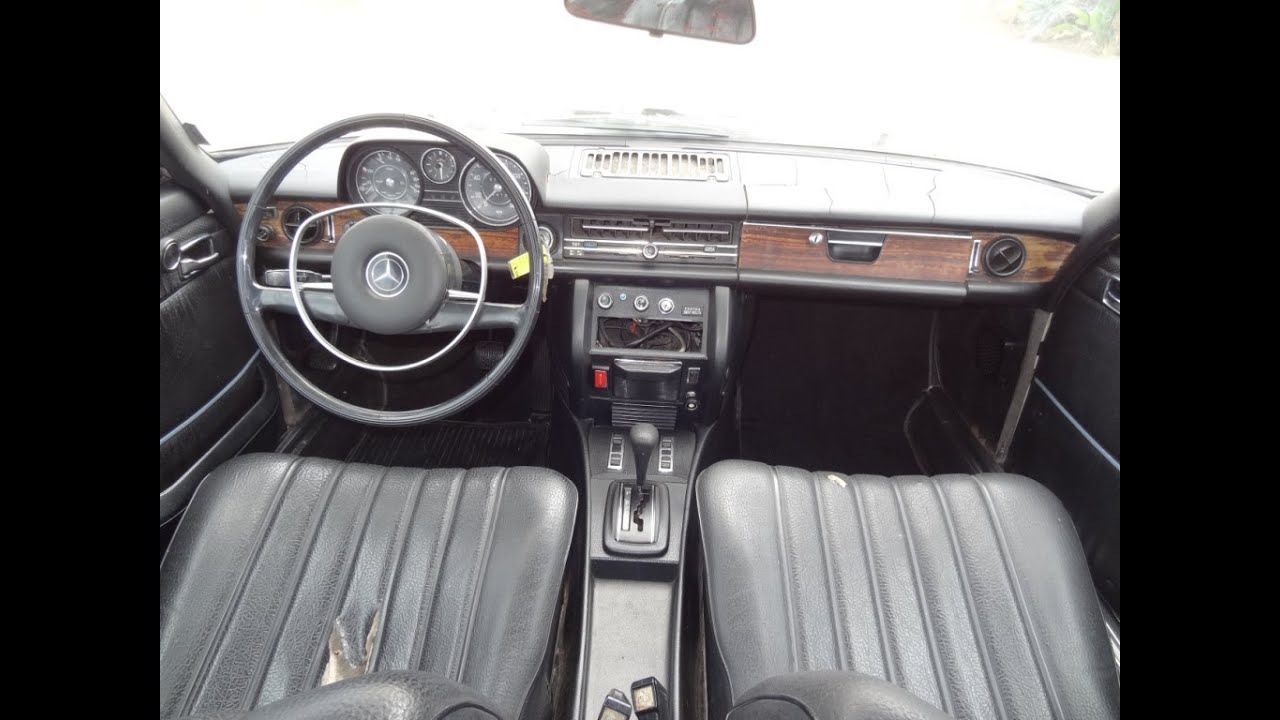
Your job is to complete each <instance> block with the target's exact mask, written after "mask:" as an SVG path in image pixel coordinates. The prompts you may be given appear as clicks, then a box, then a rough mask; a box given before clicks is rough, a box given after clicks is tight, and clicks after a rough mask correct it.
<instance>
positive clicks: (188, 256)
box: [178, 235, 222, 280]
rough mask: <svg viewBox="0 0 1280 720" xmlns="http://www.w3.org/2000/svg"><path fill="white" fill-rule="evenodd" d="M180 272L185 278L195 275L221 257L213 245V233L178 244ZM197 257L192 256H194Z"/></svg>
mask: <svg viewBox="0 0 1280 720" xmlns="http://www.w3.org/2000/svg"><path fill="white" fill-rule="evenodd" d="M178 252H179V255H180V259H179V260H178V274H179V275H181V276H182V279H183V280H186V279H187V278H189V277H191V276H193V275H195V274H196V273H198V272H200V271H201V270H204V269H205V268H207V267H209V266H210V265H213V264H214V263H216V262H218V260H219V259H221V257H222V256H221V255H219V254H218V250H217V248H215V247H214V246H213V236H212V235H201V236H199V237H196V238H192V239H191V240H188V241H186V242H184V243H182V244H181V245H179V246H178ZM193 255H194V256H195V257H192V256H193Z"/></svg>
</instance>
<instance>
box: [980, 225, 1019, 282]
mask: <svg viewBox="0 0 1280 720" xmlns="http://www.w3.org/2000/svg"><path fill="white" fill-rule="evenodd" d="M1026 260H1027V249H1026V248H1025V247H1023V245H1022V241H1021V240H1019V239H1018V238H1016V237H1012V236H1009V235H1005V236H1002V237H998V238H996V239H995V240H993V241H992V242H991V244H990V245H988V246H987V251H986V252H985V253H983V255H982V264H983V265H985V266H986V267H987V272H989V273H991V274H992V275H995V276H996V277H1009V276H1010V275H1013V274H1014V273H1016V272H1018V271H1019V270H1021V269H1022V265H1023V263H1025V262H1026Z"/></svg>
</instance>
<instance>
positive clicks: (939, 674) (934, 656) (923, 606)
mask: <svg viewBox="0 0 1280 720" xmlns="http://www.w3.org/2000/svg"><path fill="white" fill-rule="evenodd" d="M891 485H892V487H893V502H894V504H895V505H896V506H897V508H898V521H899V522H901V523H902V532H903V535H904V536H905V537H906V541H907V555H908V557H909V558H910V559H911V563H910V567H911V579H912V581H913V582H914V584H915V591H916V600H917V602H916V608H917V609H918V610H919V611H920V621H921V622H922V623H923V624H924V632H925V638H926V639H927V640H928V641H929V659H930V660H931V661H932V663H933V669H934V673H935V674H936V680H937V683H938V693H939V695H940V696H941V698H942V709H943V710H944V711H946V713H947V714H948V715H953V714H954V713H953V712H952V706H951V693H950V691H949V689H948V687H947V682H946V674H945V671H944V670H943V667H942V653H941V652H940V651H939V650H938V641H937V638H936V637H935V635H934V632H933V621H932V620H931V619H930V617H929V607H928V598H926V597H925V594H924V577H923V575H921V573H920V563H919V560H918V558H917V557H916V545H915V539H914V537H913V534H912V532H911V524H910V521H909V520H908V518H907V505H906V503H905V502H903V500H902V492H901V490H900V489H899V487H898V483H897V482H894V483H891Z"/></svg>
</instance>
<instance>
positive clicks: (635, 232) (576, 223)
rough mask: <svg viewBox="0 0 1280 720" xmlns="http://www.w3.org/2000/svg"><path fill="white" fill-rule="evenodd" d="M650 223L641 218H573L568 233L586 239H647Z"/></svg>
mask: <svg viewBox="0 0 1280 720" xmlns="http://www.w3.org/2000/svg"><path fill="white" fill-rule="evenodd" d="M650 228H651V223H650V222H649V221H648V220H645V219H642V218H608V217H606V218H599V217H592V218H578V217H576V218H574V219H573V223H572V227H571V232H570V234H572V235H573V237H576V238H585V239H587V240H648V239H649V232H650Z"/></svg>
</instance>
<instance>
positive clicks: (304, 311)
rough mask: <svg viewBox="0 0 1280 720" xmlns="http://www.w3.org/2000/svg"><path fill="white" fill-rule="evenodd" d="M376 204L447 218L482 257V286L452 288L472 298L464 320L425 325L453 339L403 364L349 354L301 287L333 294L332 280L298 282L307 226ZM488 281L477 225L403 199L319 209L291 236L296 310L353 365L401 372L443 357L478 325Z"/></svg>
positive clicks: (335, 353)
mask: <svg viewBox="0 0 1280 720" xmlns="http://www.w3.org/2000/svg"><path fill="white" fill-rule="evenodd" d="M374 208H393V209H396V210H409V211H411V212H419V213H422V214H424V215H431V216H432V217H435V218H438V219H440V220H444V221H445V222H448V223H450V224H452V225H456V226H458V227H460V228H462V229H463V230H465V231H467V234H469V235H470V236H471V239H473V240H475V241H476V251H477V253H478V257H479V261H480V290H479V291H478V292H475V293H463V291H460V290H458V291H449V297H450V298H453V297H455V295H454V294H453V293H459V296H461V295H467V296H469V298H468V299H470V301H471V303H470V307H469V308H468V309H467V314H466V316H465V320H463V321H462V322H461V323H459V322H457V320H458V317H459V314H458V313H449V317H448V318H447V319H445V320H444V321H442V322H439V323H437V322H436V320H437V318H436V317H433V318H430V319H429V320H428V321H427V323H426V325H425V326H423V328H422V331H423V332H447V331H453V332H455V333H456V334H455V335H454V336H453V339H452V340H450V341H449V342H448V343H446V344H445V346H444V347H442V348H440V349H439V350H437V351H436V352H434V353H432V354H431V355H429V356H427V357H425V358H423V359H421V360H417V361H415V362H411V363H404V364H402V365H379V364H377V363H371V362H365V361H364V360H361V359H359V358H355V357H352V356H350V355H348V354H347V353H345V352H343V351H342V350H341V349H339V348H338V346H337V345H335V344H333V343H332V342H330V341H329V339H328V338H326V337H325V336H324V333H322V332H320V329H319V328H317V327H316V324H315V322H314V321H313V320H312V319H311V313H310V312H309V311H308V308H307V303H306V301H305V300H304V299H303V297H302V291H303V290H313V291H321V290H327V291H328V292H329V293H330V295H332V293H333V282H332V281H330V282H327V283H325V282H314V283H300V282H298V249H299V248H300V247H302V236H303V233H304V231H306V229H307V228H308V227H309V226H310V225H311V224H312V223H314V222H317V221H319V220H323V219H324V218H327V217H330V216H333V215H337V214H338V213H342V212H347V211H348V210H371V209H374ZM488 284H489V258H488V255H487V254H486V253H485V249H484V238H482V237H480V233H478V232H476V229H475V228H474V227H472V226H471V225H470V224H469V223H466V222H464V221H462V220H459V219H458V218H456V217H454V216H452V215H449V214H447V213H442V212H440V211H439V210H432V209H431V208H426V207H421V206H419V205H406V204H404V203H392V202H372V203H353V204H351V205H342V206H339V207H336V208H331V209H329V210H325V211H323V212H318V213H315V214H313V215H311V216H310V217H308V218H307V219H306V220H304V221H302V223H300V224H299V225H298V228H297V229H296V230H294V231H293V237H292V238H290V244H289V292H290V293H291V295H292V296H293V304H294V307H295V309H296V311H297V315H298V319H300V320H302V324H303V325H304V326H306V328H307V330H308V331H309V332H310V333H311V338H312V339H313V340H315V341H316V342H317V343H319V344H320V347H323V348H324V349H325V350H328V351H329V353H330V354H331V355H333V356H334V357H336V358H338V359H339V360H342V361H343V362H346V363H347V364H349V365H354V366H356V367H358V368H361V369H364V370H372V371H373V372H402V371H405V370H413V369H416V368H420V367H423V366H425V365H428V364H430V363H432V362H433V361H435V360H438V359H440V358H441V357H444V356H445V355H446V354H448V353H449V351H451V350H453V349H454V348H455V347H457V346H458V344H459V343H461V342H462V339H463V338H464V337H466V335H467V333H468V332H470V331H471V329H472V327H474V326H475V322H476V318H477V317H478V316H479V315H480V311H481V309H482V308H483V307H484V306H485V302H484V294H485V290H487V289H488ZM333 300H334V302H333V306H334V309H336V310H337V311H338V312H340V313H341V310H342V308H341V307H340V306H339V305H338V302H337V300H336V298H334V299H333ZM448 309H451V308H450V303H448V302H446V303H445V306H443V307H441V308H440V310H439V311H438V312H437V313H436V315H437V317H438V316H439V315H442V314H445V311H446V310H448ZM342 315H343V317H345V313H342ZM346 324H348V325H350V324H351V322H350V320H348V321H347V322H346ZM410 332H414V331H410Z"/></svg>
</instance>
